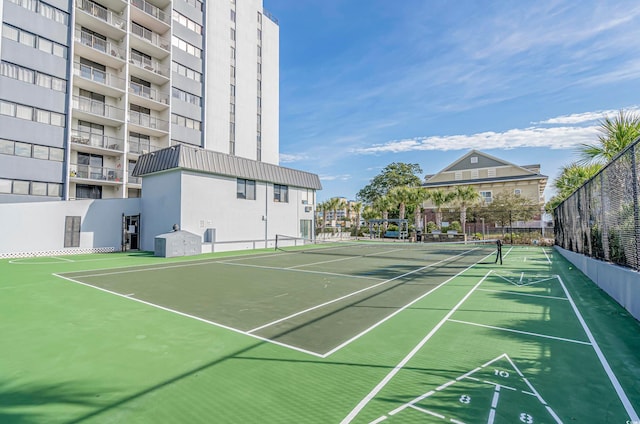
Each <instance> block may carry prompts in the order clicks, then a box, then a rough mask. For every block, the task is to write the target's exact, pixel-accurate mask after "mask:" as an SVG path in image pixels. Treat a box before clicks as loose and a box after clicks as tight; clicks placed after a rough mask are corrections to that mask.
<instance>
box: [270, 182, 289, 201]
mask: <svg viewBox="0 0 640 424" xmlns="http://www.w3.org/2000/svg"><path fill="white" fill-rule="evenodd" d="M273 201H274V202H280V203H288V202H289V187H288V186H286V185H280V184H274V185H273Z"/></svg>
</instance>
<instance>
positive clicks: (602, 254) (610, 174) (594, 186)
mask: <svg viewBox="0 0 640 424" xmlns="http://www.w3.org/2000/svg"><path fill="white" fill-rule="evenodd" d="M639 143H640V138H638V139H637V140H635V141H634V142H633V143H632V144H631V145H630V146H629V147H627V148H626V149H625V150H624V151H623V152H621V153H620V154H619V155H618V156H616V158H615V159H614V160H612V161H611V162H610V163H609V164H608V165H607V166H605V167H604V168H603V169H602V170H601V171H600V172H599V173H598V174H597V175H596V176H595V177H593V178H592V179H591V180H589V181H587V182H586V183H585V184H584V185H583V186H582V187H580V188H579V189H578V190H576V191H575V192H574V193H573V194H572V195H571V196H570V197H569V198H567V199H566V200H565V201H564V202H562V203H561V204H560V205H559V206H558V207H557V208H556V209H555V211H554V222H555V236H556V244H558V245H559V246H561V247H563V248H564V249H567V250H571V251H573V252H577V253H581V254H584V255H587V256H590V257H593V258H597V259H601V260H604V261H608V262H613V263H615V264H618V265H622V266H625V267H629V268H632V269H635V270H640V254H639V252H638V249H639V248H640V213H639V209H638V200H639V199H638V191H639V187H638V164H639V160H638V159H639V158H638V153H639V152H638V149H639V147H638V144H639Z"/></svg>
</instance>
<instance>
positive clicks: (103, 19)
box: [75, 0, 126, 39]
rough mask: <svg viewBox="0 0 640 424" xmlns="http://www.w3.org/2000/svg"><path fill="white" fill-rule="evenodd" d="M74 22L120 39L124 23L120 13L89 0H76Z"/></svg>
mask: <svg viewBox="0 0 640 424" xmlns="http://www.w3.org/2000/svg"><path fill="white" fill-rule="evenodd" d="M75 4H76V8H77V9H78V13H76V23H78V24H80V25H82V26H83V27H86V28H91V29H94V30H96V31H98V32H100V33H101V34H104V35H106V36H107V37H109V38H114V39H121V38H122V37H124V35H125V29H126V23H125V20H124V19H123V18H121V17H120V14H118V13H116V12H114V11H112V10H109V9H107V8H106V7H104V6H101V5H99V4H97V3H94V2H92V1H89V0H76V2H75Z"/></svg>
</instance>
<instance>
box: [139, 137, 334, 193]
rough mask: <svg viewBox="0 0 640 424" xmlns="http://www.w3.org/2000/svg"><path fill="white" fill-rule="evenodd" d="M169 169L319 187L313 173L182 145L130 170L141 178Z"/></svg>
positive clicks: (147, 158)
mask: <svg viewBox="0 0 640 424" xmlns="http://www.w3.org/2000/svg"><path fill="white" fill-rule="evenodd" d="M172 169H185V170H190V171H197V172H204V173H208V174H213V175H224V176H228V177H238V178H246V179H251V180H256V181H264V182H269V183H275V184H283V185H290V186H295V187H302V188H309V189H313V190H321V189H322V185H321V184H320V178H319V177H318V175H316V174H312V173H309V172H304V171H298V170H296V169H291V168H285V167H282V166H278V165H273V164H270V163H264V162H258V161H255V160H251V159H246V158H241V157H238V156H231V155H228V154H225V153H220V152H215V151H212V150H205V149H201V148H197V147H191V146H186V145H184V144H180V145H177V146H173V147H169V148H166V149H162V150H158V151H156V152H152V153H147V154H145V155H142V156H141V157H140V158H139V159H138V163H137V164H136V167H135V169H134V170H133V175H134V176H136V177H144V176H145V175H150V174H154V173H158V172H163V171H168V170H172Z"/></svg>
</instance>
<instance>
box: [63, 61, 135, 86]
mask: <svg viewBox="0 0 640 424" xmlns="http://www.w3.org/2000/svg"><path fill="white" fill-rule="evenodd" d="M73 73H74V74H75V75H77V76H79V77H82V78H85V79H88V80H91V81H94V82H97V83H99V84H104V85H107V86H109V87H113V88H117V89H119V90H124V85H125V80H124V79H123V78H120V77H117V76H115V75H114V74H112V73H110V72H106V71H103V70H101V69H97V68H93V67H91V66H89V65H84V64H82V63H79V62H75V63H74V64H73Z"/></svg>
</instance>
